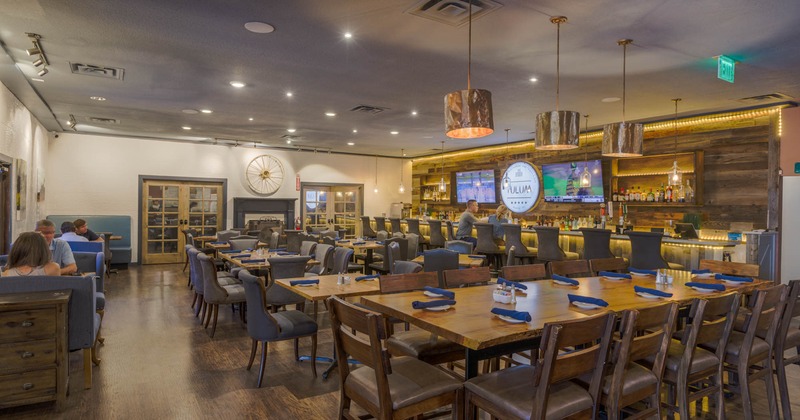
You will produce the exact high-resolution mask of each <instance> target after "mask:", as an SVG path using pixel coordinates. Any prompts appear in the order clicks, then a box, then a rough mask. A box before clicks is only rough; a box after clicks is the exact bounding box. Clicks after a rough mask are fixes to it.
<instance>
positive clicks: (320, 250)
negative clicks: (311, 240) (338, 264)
mask: <svg viewBox="0 0 800 420" xmlns="http://www.w3.org/2000/svg"><path fill="white" fill-rule="evenodd" d="M333 248H334V247H333V245H328V244H318V245H317V247H316V248H315V250H314V259H315V260H317V261H319V264H317V265H315V266H312V267H311V269H310V270H308V272H309V273H314V274H319V275H325V274H328V273H329V272H330V271H329V270H330V269H331V268H332V267H333Z"/></svg>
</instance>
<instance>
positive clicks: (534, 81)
mask: <svg viewBox="0 0 800 420" xmlns="http://www.w3.org/2000/svg"><path fill="white" fill-rule="evenodd" d="M528 80H530V81H531V82H533V83H536V82H538V81H539V79H537V78H535V77H531V78H530V79H528Z"/></svg>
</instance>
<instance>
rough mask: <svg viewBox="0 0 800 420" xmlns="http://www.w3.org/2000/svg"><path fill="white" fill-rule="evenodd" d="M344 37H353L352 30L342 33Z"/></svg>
mask: <svg viewBox="0 0 800 420" xmlns="http://www.w3.org/2000/svg"><path fill="white" fill-rule="evenodd" d="M344 37H345V38H347V39H351V38H353V33H352V32H345V33H344Z"/></svg>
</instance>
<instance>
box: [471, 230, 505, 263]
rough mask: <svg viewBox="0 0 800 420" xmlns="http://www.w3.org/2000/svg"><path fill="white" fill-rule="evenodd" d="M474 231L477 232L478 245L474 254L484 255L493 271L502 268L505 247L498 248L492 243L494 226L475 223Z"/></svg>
mask: <svg viewBox="0 0 800 420" xmlns="http://www.w3.org/2000/svg"><path fill="white" fill-rule="evenodd" d="M475 230H476V231H477V232H478V244H477V245H476V246H475V249H474V252H475V253H477V254H482V255H486V258H487V259H488V260H489V261H490V262H491V263H492V264H493V265H494V267H495V269H498V270H499V269H500V267H502V266H503V256H504V255H505V253H506V248H505V246H498V245H497V244H496V243H495V242H494V225H493V224H491V223H475Z"/></svg>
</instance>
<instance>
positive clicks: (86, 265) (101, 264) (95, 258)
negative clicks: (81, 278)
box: [4, 251, 106, 292]
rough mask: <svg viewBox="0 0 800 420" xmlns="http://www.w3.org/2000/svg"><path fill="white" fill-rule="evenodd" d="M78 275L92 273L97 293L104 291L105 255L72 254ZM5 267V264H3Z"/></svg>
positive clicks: (90, 253) (94, 253)
mask: <svg viewBox="0 0 800 420" xmlns="http://www.w3.org/2000/svg"><path fill="white" fill-rule="evenodd" d="M72 255H73V256H74V257H75V265H77V266H78V272H79V273H94V275H95V277H96V278H95V281H96V283H97V291H98V292H103V291H104V290H105V278H106V255H105V254H104V253H102V252H80V251H76V252H73V253H72ZM4 265H5V264H4Z"/></svg>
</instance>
